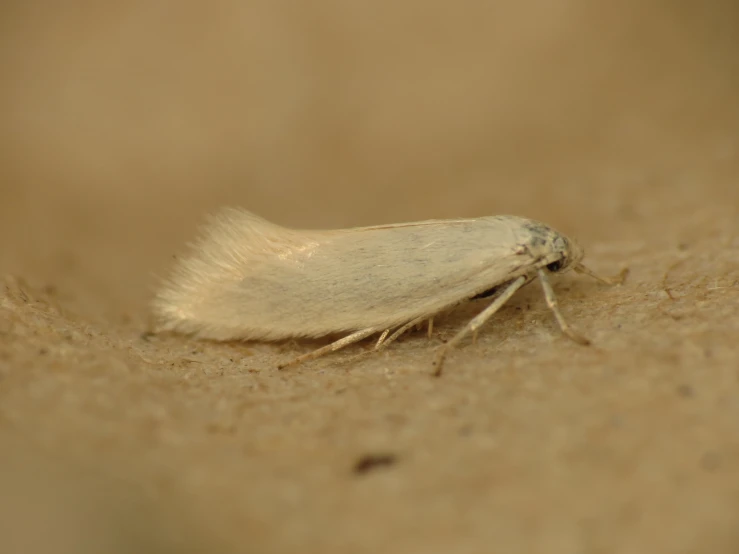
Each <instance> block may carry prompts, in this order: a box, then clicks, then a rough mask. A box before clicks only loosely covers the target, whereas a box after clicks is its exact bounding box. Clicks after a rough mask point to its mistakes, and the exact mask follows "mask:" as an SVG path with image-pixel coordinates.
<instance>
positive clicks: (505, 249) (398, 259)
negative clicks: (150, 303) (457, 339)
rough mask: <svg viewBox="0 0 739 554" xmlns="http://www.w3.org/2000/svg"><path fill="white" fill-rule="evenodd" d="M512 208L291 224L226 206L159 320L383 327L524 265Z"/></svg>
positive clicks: (244, 328) (199, 325)
mask: <svg viewBox="0 0 739 554" xmlns="http://www.w3.org/2000/svg"><path fill="white" fill-rule="evenodd" d="M515 219H516V218H508V217H494V218H482V219H473V220H453V221H428V222H418V223H412V224H400V225H385V226H376V227H364V228H357V229H348V230H340V231H296V230H292V229H286V228H283V227H280V226H277V225H274V224H272V223H269V222H267V221H265V220H263V219H261V218H259V217H257V216H255V215H253V214H250V213H248V212H244V211H241V210H229V211H226V212H223V213H222V214H221V215H220V216H218V217H217V218H215V219H214V220H213V221H212V222H211V224H210V226H209V227H208V229H207V231H206V234H205V236H204V238H203V239H201V241H200V242H199V243H197V244H196V245H195V254H194V255H193V256H192V257H191V258H189V259H186V260H184V261H183V262H182V264H181V265H180V266H179V269H178V270H177V272H176V273H175V277H174V278H173V280H172V281H171V282H170V283H169V285H168V286H167V287H165V289H164V290H163V292H162V293H160V295H159V297H158V300H157V306H158V311H159V313H160V314H162V315H163V316H164V319H165V328H171V329H178V330H181V331H188V332H194V333H196V334H198V335H199V336H202V337H208V338H216V339H228V338H249V339H279V338H286V337H291V336H308V337H317V336H323V335H327V334H331V333H339V332H344V331H353V330H357V329H366V328H369V327H383V328H391V327H393V326H396V325H399V324H402V323H405V322H407V321H410V320H411V319H414V318H416V317H420V316H422V315H424V314H428V315H429V316H431V315H433V314H435V313H437V312H438V311H440V310H443V309H445V308H447V307H450V306H453V305H454V304H457V303H458V302H460V301H462V300H464V299H467V298H471V297H472V296H474V295H476V294H479V293H480V292H483V291H485V290H488V289H490V288H492V287H495V286H497V285H499V284H501V283H504V282H507V281H509V280H511V279H513V278H515V277H516V276H518V275H520V274H522V273H524V272H526V271H528V270H530V267H531V263H532V260H531V259H530V257H528V256H526V255H524V254H523V253H522V251H521V249H520V248H518V245H519V244H520V237H519V236H518V235H517V232H516V224H515V221H513V220H515Z"/></svg>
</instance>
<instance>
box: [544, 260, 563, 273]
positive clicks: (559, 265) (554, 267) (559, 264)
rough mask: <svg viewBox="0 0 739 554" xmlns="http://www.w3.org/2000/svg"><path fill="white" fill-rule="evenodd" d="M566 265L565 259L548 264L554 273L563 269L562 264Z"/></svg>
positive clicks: (548, 267)
mask: <svg viewBox="0 0 739 554" xmlns="http://www.w3.org/2000/svg"><path fill="white" fill-rule="evenodd" d="M563 265H564V260H557V261H556V262H552V263H550V264H549V265H548V266H547V269H548V270H549V271H551V272H552V273H555V272H557V271H559V270H560V269H562V266H563Z"/></svg>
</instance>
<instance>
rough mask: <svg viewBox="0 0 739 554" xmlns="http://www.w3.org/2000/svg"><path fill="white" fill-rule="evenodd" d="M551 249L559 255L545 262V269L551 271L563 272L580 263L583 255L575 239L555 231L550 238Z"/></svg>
mask: <svg viewBox="0 0 739 554" xmlns="http://www.w3.org/2000/svg"><path fill="white" fill-rule="evenodd" d="M551 247H552V250H553V251H554V253H555V254H557V255H558V256H559V257H558V258H557V259H556V260H554V261H553V262H550V263H548V264H547V269H548V270H549V271H551V272H552V273H564V272H565V271H568V270H570V269H572V267H573V266H575V265H577V264H578V263H580V260H582V257H583V254H584V252H583V249H582V247H581V246H580V245H579V244H577V243H576V242H575V241H573V240H571V239H568V238H567V237H566V236H564V235H560V234H559V233H557V234H556V235H555V236H554V239H553V240H552V246H551Z"/></svg>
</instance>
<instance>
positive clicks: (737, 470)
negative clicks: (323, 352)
mask: <svg viewBox="0 0 739 554" xmlns="http://www.w3.org/2000/svg"><path fill="white" fill-rule="evenodd" d="M732 4H735V3H732V2H729V1H728V0H727V1H725V2H720V1H712V2H703V3H700V4H698V3H696V4H695V6H694V7H692V8H691V7H689V5H688V4H685V5H684V6H683V7H679V8H678V7H676V6H677V4H676V3H674V2H668V1H666V0H665V1H658V0H653V1H651V2H649V1H648V2H636V1H627V2H621V3H612V2H605V1H603V2H588V1H585V0H569V1H564V2H547V1H545V0H538V1H537V0H528V1H524V2H499V3H490V4H481V3H476V2H472V1H467V0H462V1H461V2H456V3H447V2H436V1H432V2H420V1H417V0H401V1H394V2H389V1H388V2H384V1H381V2H374V3H367V4H366V6H365V5H361V4H357V3H346V2H331V1H323V0H321V1H317V2H311V3H305V2H297V1H296V2H282V3H274V2H268V1H266V0H265V1H262V2H259V1H258V2H253V3H250V4H248V6H246V7H245V6H244V5H242V4H241V3H237V2H227V1H224V0H221V1H215V2H211V3H208V5H207V7H205V4H201V3H196V2H180V3H172V4H165V3H151V2H143V1H142V2H136V1H128V2H122V3H118V4H116V7H112V4H110V5H108V4H105V5H100V6H98V7H94V6H92V5H82V4H81V3H80V4H75V3H71V2H70V3H65V4H64V6H65V7H64V8H61V7H58V6H56V5H53V6H52V5H48V6H47V5H43V4H42V3H39V2H20V1H16V2H6V3H4V4H3V7H2V11H1V12H0V14H1V18H0V48H1V50H0V56H1V58H0V62H1V63H2V65H1V66H0V67H1V69H0V70H1V71H2V81H3V87H2V92H0V95H1V96H0V109H2V121H3V123H2V128H0V194H1V196H0V273H1V274H2V275H3V276H4V277H3V281H2V288H0V488H2V490H3V491H4V492H3V494H0V537H2V538H0V541H2V543H3V544H4V548H2V551H3V552H4V553H8V554H10V553H15V552H23V553H35V552H51V551H54V552H101V551H105V552H169V551H172V552H260V553H268V552H298V551H299V552H304V553H307V552H316V553H324V554H328V553H334V552H335V553H347V552H358V553H360V552H387V553H416V552H418V553H421V552H423V553H435V552H439V553H442V552H443V553H448V552H455V553H477V552H506V553H509V552H531V553H547V554H560V553H563V554H564V553H568V554H569V553H622V552H623V553H626V552H628V553H639V552H645V553H692V552H696V553H698V552H711V553H716V554H720V553H735V552H739V349H738V348H737V339H738V338H739V217H738V216H739V209H738V208H739V134H738V131H739V104H738V103H737V100H736V99H737V98H739V56H738V55H737V52H739V9H737V8H736V7H735V6H733V5H732ZM59 6H61V4H59ZM225 204H233V205H241V206H244V207H247V208H249V209H251V210H253V211H255V212H257V213H259V214H261V215H263V216H265V217H267V218H269V219H271V220H274V221H276V222H279V223H282V224H285V225H289V226H296V227H309V228H332V227H344V226H359V225H368V224H375V223H389V222H398V221H412V220H418V219H429V218H436V217H442V218H443V217H461V216H464V217H474V216H481V215H489V214H499V213H514V214H519V215H524V216H528V217H533V218H536V219H541V220H543V221H546V222H548V223H550V224H551V225H553V226H555V227H556V228H558V229H560V230H562V231H564V232H566V233H567V234H569V235H572V236H574V237H576V238H577V239H578V240H579V241H580V242H581V243H582V244H583V245H584V246H585V248H586V250H587V257H586V261H587V262H588V264H589V265H590V266H592V267H593V268H594V269H596V270H598V271H600V272H602V273H605V274H609V273H616V272H617V271H618V270H619V269H620V268H621V267H624V266H628V267H629V268H630V269H631V275H630V277H629V280H628V281H627V282H626V283H625V284H624V285H623V286H620V287H612V288H609V287H604V286H601V285H599V284H598V283H595V282H592V281H591V280H589V279H587V278H583V277H579V276H575V275H572V276H570V275H567V276H563V277H561V278H559V279H557V280H556V282H555V290H556V291H557V293H558V297H559V300H560V303H561V306H562V310H563V312H564V313H565V315H566V317H567V318H568V320H569V321H570V323H571V324H572V325H574V326H575V327H577V328H578V329H580V330H581V331H582V332H583V333H585V334H586V335H587V336H588V337H590V338H591V339H592V340H593V342H594V345H593V346H591V347H581V346H578V345H576V344H573V343H571V342H570V341H568V340H567V339H565V338H564V337H562V336H561V334H560V333H559V331H558V329H557V327H556V324H555V322H554V321H553V318H552V317H551V314H550V313H549V312H548V310H547V308H546V305H545V303H544V301H543V298H542V296H541V292H540V290H539V289H538V287H533V286H532V287H527V290H524V291H521V293H520V294H519V295H517V296H516V298H515V299H514V300H513V301H512V302H511V303H510V305H509V306H507V307H506V308H505V309H503V310H502V311H501V312H500V314H498V316H497V317H496V318H494V320H492V321H491V322H490V323H489V324H488V325H487V327H486V328H485V329H484V330H483V332H482V333H481V335H480V338H479V340H478V342H477V344H474V345H473V344H472V343H471V342H467V343H465V344H464V345H463V346H462V348H460V349H459V350H457V351H455V352H454V353H453V354H452V355H451V356H450V357H449V359H448V365H447V372H446V374H445V375H444V376H443V377H442V378H441V379H434V378H431V377H430V376H429V370H430V361H431V359H432V357H433V349H434V347H436V346H437V345H439V344H441V341H442V340H444V339H446V338H448V337H450V336H451V334H452V333H453V332H454V331H455V330H456V329H457V328H459V326H460V325H462V324H463V323H464V322H465V321H467V320H468V319H469V318H470V317H471V316H472V314H474V313H476V312H477V311H479V310H480V309H481V308H482V306H484V301H482V303H481V302H477V303H475V304H473V305H470V306H467V307H464V308H462V309H460V310H457V311H455V312H454V313H452V314H450V315H449V316H448V317H445V318H443V319H442V320H440V321H437V325H436V331H435V336H434V337H432V339H430V340H429V339H427V338H426V336H425V334H424V333H423V332H419V333H412V334H409V335H408V336H406V337H405V338H404V339H403V340H401V341H399V342H398V343H397V344H396V345H394V346H393V347H392V348H390V349H389V350H388V351H387V352H385V353H383V354H381V355H377V356H368V357H366V358H364V359H363V360H362V361H360V362H356V363H349V359H350V358H351V357H352V356H353V354H356V352H357V351H361V350H362V349H366V348H369V346H370V343H363V344H361V345H358V346H356V347H353V348H351V349H349V350H348V351H346V352H343V353H337V354H336V355H334V356H331V357H326V358H323V359H321V360H317V361H315V362H312V363H310V364H307V365H305V366H303V367H299V368H295V369H293V370H290V371H285V372H278V371H276V370H275V364H276V363H278V362H280V361H284V360H286V359H289V358H290V357H291V356H294V355H296V354H298V353H302V352H306V351H308V350H309V349H311V348H314V347H316V346H317V345H319V344H324V343H325V341H314V342H286V343H283V344H260V343H248V344H211V343H201V342H194V341H191V340H188V339H185V338H182V337H177V336H149V335H146V334H143V333H144V331H146V330H147V329H148V326H149V324H150V320H149V315H148V314H149V312H148V302H149V301H150V299H151V295H152V292H153V290H154V288H155V286H156V283H157V276H158V275H164V274H166V272H167V271H168V269H169V267H170V266H171V261H172V256H173V255H175V254H176V253H178V252H181V251H182V248H183V246H184V244H185V243H186V242H187V241H188V240H190V239H192V238H193V237H194V233H195V229H196V227H197V225H198V224H199V223H200V222H201V221H202V220H203V217H204V216H205V214H206V213H208V212H211V211H213V210H215V209H217V208H218V207H219V206H221V205H225ZM481 247H482V248H484V245H481ZM429 294H433V291H429ZM296 309H299V307H296ZM373 460H374V461H375V462H377V463H373Z"/></svg>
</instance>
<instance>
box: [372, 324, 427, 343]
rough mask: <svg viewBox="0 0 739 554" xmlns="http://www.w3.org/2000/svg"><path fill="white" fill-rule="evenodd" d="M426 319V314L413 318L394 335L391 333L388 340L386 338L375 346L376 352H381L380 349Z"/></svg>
mask: <svg viewBox="0 0 739 554" xmlns="http://www.w3.org/2000/svg"><path fill="white" fill-rule="evenodd" d="M425 320H426V316H421V317H417V318H416V319H411V320H410V321H409V322H408V323H406V324H405V325H403V326H401V327H400V328H399V329H397V330H396V331H395V332H394V333H393V334H392V335H390V336H389V337H388V338H387V340H385V341H384V342H383V343H382V344H377V345H376V346H375V352H379V351H380V350H384V349H385V348H387V347H388V346H389V345H390V344H391V343H393V342H395V341H396V340H398V337H400V335H402V334H403V333H405V332H406V331H407V330H408V329H410V328H412V327H415V326H416V325H418V324H419V323H422V322H423V321H425Z"/></svg>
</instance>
